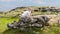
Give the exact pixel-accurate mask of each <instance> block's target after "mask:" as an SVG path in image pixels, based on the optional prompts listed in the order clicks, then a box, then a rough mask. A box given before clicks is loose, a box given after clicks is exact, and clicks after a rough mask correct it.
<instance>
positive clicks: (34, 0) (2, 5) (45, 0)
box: [0, 0, 60, 11]
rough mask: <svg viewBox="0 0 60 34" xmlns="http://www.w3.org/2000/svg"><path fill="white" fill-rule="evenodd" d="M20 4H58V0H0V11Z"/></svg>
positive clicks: (59, 3) (59, 2) (59, 0)
mask: <svg viewBox="0 0 60 34" xmlns="http://www.w3.org/2000/svg"><path fill="white" fill-rule="evenodd" d="M21 6H60V0H0V11H4V10H11V9H13V8H16V7H21Z"/></svg>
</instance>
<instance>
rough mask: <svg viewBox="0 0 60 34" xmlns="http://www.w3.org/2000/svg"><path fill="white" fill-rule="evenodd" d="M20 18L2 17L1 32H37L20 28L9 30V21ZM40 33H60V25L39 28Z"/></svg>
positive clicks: (24, 33)
mask: <svg viewBox="0 0 60 34" xmlns="http://www.w3.org/2000/svg"><path fill="white" fill-rule="evenodd" d="M14 20H16V21H18V18H0V34H36V32H32V33H30V32H20V31H19V30H18V29H11V30H8V28H7V23H12V22H13V21H14ZM38 32H39V33H38V34H60V26H50V27H44V28H41V29H39V30H38Z"/></svg>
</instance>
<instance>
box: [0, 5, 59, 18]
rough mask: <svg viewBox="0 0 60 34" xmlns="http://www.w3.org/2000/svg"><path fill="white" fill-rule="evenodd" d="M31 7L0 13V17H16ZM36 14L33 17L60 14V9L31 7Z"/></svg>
mask: <svg viewBox="0 0 60 34" xmlns="http://www.w3.org/2000/svg"><path fill="white" fill-rule="evenodd" d="M27 8H29V7H16V8H14V9H11V10H9V11H4V12H0V17H16V16H18V15H19V14H21V13H23V11H25V10H26V9H27ZM31 8H33V9H34V10H33V11H34V12H32V14H33V15H43V14H60V8H58V7H48V6H47V7H46V6H45V7H42V6H31Z"/></svg>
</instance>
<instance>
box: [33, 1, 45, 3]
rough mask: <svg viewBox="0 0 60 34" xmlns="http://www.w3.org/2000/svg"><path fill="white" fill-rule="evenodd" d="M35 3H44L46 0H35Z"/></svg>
mask: <svg viewBox="0 0 60 34" xmlns="http://www.w3.org/2000/svg"><path fill="white" fill-rule="evenodd" d="M33 3H36V4H44V3H45V2H44V1H42V0H35V1H34V2H33Z"/></svg>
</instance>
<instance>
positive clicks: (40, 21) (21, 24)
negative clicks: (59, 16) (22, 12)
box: [7, 16, 50, 31]
mask: <svg viewBox="0 0 60 34" xmlns="http://www.w3.org/2000/svg"><path fill="white" fill-rule="evenodd" d="M49 20H50V18H49V17H47V16H40V17H37V18H34V17H33V18H32V19H31V18H21V19H19V21H18V22H15V21H14V22H13V23H12V24H7V26H8V28H9V29H10V28H11V29H12V28H19V29H20V30H22V31H23V30H26V29H27V28H29V29H33V28H42V27H44V26H49V23H48V21H49Z"/></svg>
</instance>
